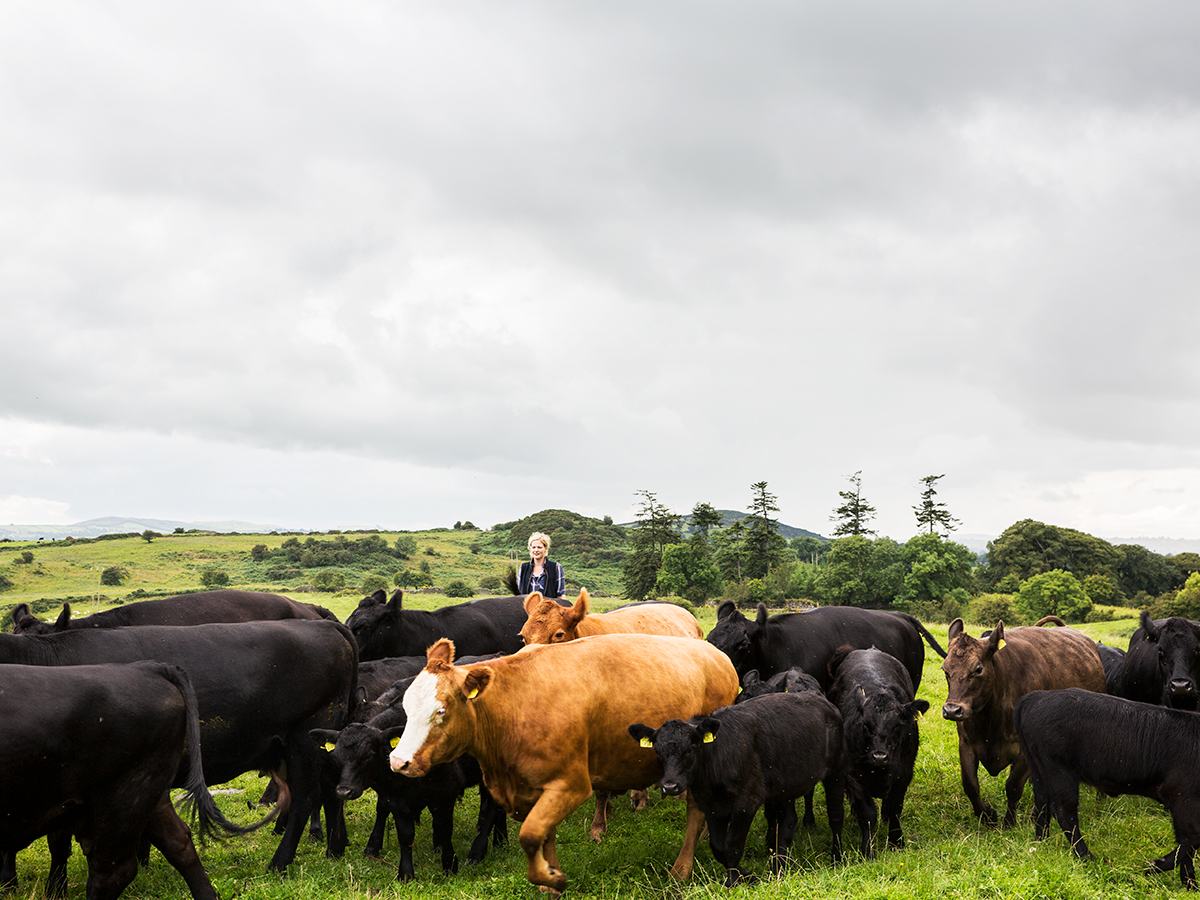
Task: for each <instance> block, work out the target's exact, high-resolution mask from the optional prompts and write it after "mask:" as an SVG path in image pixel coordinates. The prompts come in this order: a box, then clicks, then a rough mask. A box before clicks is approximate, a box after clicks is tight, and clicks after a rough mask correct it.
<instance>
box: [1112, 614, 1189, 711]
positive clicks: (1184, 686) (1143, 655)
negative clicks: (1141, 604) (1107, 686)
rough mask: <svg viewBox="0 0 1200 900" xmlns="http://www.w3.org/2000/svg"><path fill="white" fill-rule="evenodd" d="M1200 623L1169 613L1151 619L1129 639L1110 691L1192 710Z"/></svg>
mask: <svg viewBox="0 0 1200 900" xmlns="http://www.w3.org/2000/svg"><path fill="white" fill-rule="evenodd" d="M1198 686H1200V623H1197V622H1193V621H1192V620H1191V619H1183V618H1180V617H1178V616H1172V617H1171V618H1169V619H1151V618H1150V614H1149V613H1148V612H1146V611H1145V610H1142V625H1141V627H1140V628H1139V629H1138V630H1137V631H1135V632H1134V633H1133V636H1132V637H1131V638H1130V639H1129V650H1128V651H1127V652H1126V654H1125V663H1124V665H1122V666H1121V674H1120V677H1119V678H1117V680H1116V684H1115V685H1114V688H1113V689H1111V690H1110V693H1114V694H1116V695H1117V696H1118V697H1124V698H1125V699H1127V700H1139V701H1141V702H1142V703H1158V704H1162V705H1163V706H1170V707H1173V708H1175V709H1187V710H1192V711H1195V710H1196V709H1197V701H1200V688H1198Z"/></svg>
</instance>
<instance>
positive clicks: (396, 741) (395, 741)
mask: <svg viewBox="0 0 1200 900" xmlns="http://www.w3.org/2000/svg"><path fill="white" fill-rule="evenodd" d="M388 743H389V744H391V747H392V749H393V750H395V749H396V745H397V744H398V743H400V738H398V737H394V738H392V739H391V740H390V741H388Z"/></svg>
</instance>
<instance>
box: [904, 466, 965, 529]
mask: <svg viewBox="0 0 1200 900" xmlns="http://www.w3.org/2000/svg"><path fill="white" fill-rule="evenodd" d="M945 477H946V476H945V475H944V474H942V475H926V476H925V477H924V478H922V479H921V483H922V484H924V485H925V490H924V491H922V492H921V503H920V505H919V506H914V507H913V512H915V513H916V514H917V527H918V528H919V529H922V530H924V529H928V533H929V534H938V533H939V532H945V534H943V535H942V536H943V537H949V536H950V532H952V531H954V530H955V529H956V528H958V526H959V525H961V524H962V522H960V521H959V520H958V519H956V518H954V516H952V515H950V510H948V509H947V508H946V504H945V503H938V502H936V501H935V500H934V499H933V498H934V497H936V496H937V489H936V488H934V484H936V483H937V482H938V481H940V480H941V479H943V478H945Z"/></svg>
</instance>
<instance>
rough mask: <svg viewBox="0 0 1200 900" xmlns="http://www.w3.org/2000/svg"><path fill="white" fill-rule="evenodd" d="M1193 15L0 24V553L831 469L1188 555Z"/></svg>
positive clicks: (569, 500)
mask: <svg viewBox="0 0 1200 900" xmlns="http://www.w3.org/2000/svg"><path fill="white" fill-rule="evenodd" d="M1198 35H1200V5H1197V4H1195V3H1192V2H1186V0H1179V2H1144V0H1142V2H1136V3H1134V2H1125V3H1118V2H1099V0H1087V2H1077V3H1067V2H1064V3H1054V4H1047V3H1044V2H1038V3H1022V2H1011V0H1006V2H1004V3H969V4H968V3H962V2H960V0H955V2H937V3H921V2H906V3H895V2H861V3H847V2H844V0H842V2H836V3H833V2H830V3H821V2H804V3H796V2H793V0H778V2H759V0H738V2H727V0H726V2H699V0H688V2H646V0H639V2H617V0H606V2H603V3H596V2H586V3H572V2H564V0H554V2H537V0H533V2H521V0H510V2H504V3H496V2H469V0H468V2H457V0H456V2H403V0H371V2H355V0H351V2H345V0H341V2H336V3H335V2H306V0H287V2H262V0H237V2H226V0H209V2H205V3H177V2H170V0H168V2H163V0H153V2H150V0H147V2H120V0H103V2H100V3H96V2H90V0H89V2H78V3H71V2H60V0H8V2H6V3H4V4H3V6H2V7H0V123H2V125H0V304H2V311H0V335H2V341H3V344H2V346H3V359H4V365H3V367H2V372H3V384H2V385H0V522H4V523H8V522H16V523H39V524H67V523H73V522H77V521H80V520H83V519H88V518H93V517H98V516H107V515H124V516H146V517H157V518H165V519H178V520H184V521H213V520H227V519H240V520H243V521H250V522H256V523H268V524H273V525H278V526H282V527H301V528H315V529H329V528H341V529H351V528H362V527H383V528H425V527H432V526H439V525H441V526H448V525H452V524H453V523H454V522H455V521H457V520H470V521H473V522H474V523H475V524H477V525H480V526H484V527H489V526H491V525H493V524H496V523H498V522H503V521H507V520H511V519H516V518H520V517H522V516H525V515H528V514H530V513H533V512H535V511H537V510H540V509H544V508H550V507H553V508H565V509H572V510H575V511H578V512H581V513H584V514H587V515H592V516H604V515H611V516H612V517H613V518H614V519H615V520H616V521H627V520H629V519H631V518H632V517H633V516H634V514H635V512H636V509H637V504H638V499H639V498H638V497H637V496H636V492H637V491H639V490H649V491H653V492H655V493H656V494H657V495H658V499H659V500H660V501H661V502H663V503H665V504H666V505H667V506H669V507H670V508H672V509H673V510H675V511H677V512H681V513H683V512H687V511H689V510H690V509H691V508H692V506H693V505H694V504H696V503H697V502H701V501H702V502H707V503H711V504H712V505H714V506H717V507H719V508H728V509H744V508H746V507H748V505H749V503H750V499H751V493H752V492H751V485H752V484H753V483H754V482H759V481H766V482H768V486H769V490H770V491H771V492H772V493H773V494H775V495H776V496H777V497H778V506H779V513H778V516H779V518H780V519H781V520H782V521H784V522H786V523H788V524H791V525H796V526H799V527H803V528H808V529H811V530H813V531H818V532H821V533H823V534H828V533H830V532H831V530H832V523H831V522H830V521H829V516H830V514H831V512H832V511H833V509H834V507H836V506H837V505H838V503H839V502H840V498H839V497H838V492H839V491H842V490H847V489H849V487H850V485H849V482H848V481H847V476H848V475H851V474H853V473H854V472H856V471H861V472H862V485H863V493H864V496H865V497H866V499H867V500H868V501H869V502H871V503H872V504H873V505H875V506H876V507H877V509H878V516H877V518H876V520H875V525H876V526H877V528H878V529H879V531H880V533H881V534H887V535H890V536H892V537H894V538H896V539H898V540H904V539H906V538H908V537H909V536H911V535H912V534H913V533H914V531H915V530H916V522H915V518H914V516H913V511H912V507H913V505H914V504H915V503H917V502H918V501H919V495H920V491H921V484H920V479H921V477H922V476H926V475H931V474H945V478H944V479H942V481H941V482H939V485H938V486H939V494H938V499H939V500H942V501H944V502H946V503H947V505H948V507H949V509H950V511H951V513H952V514H954V515H955V516H956V517H958V518H959V519H960V520H961V521H962V525H961V529H960V530H961V531H962V532H963V533H984V534H998V533H999V532H1001V531H1003V530H1004V529H1005V528H1006V527H1008V526H1009V525H1011V524H1012V523H1014V522H1016V521H1018V520H1020V519H1023V518H1034V519H1039V520H1041V521H1044V522H1048V523H1053V524H1057V525H1063V526H1069V527H1073V528H1078V529H1082V530H1084V531H1087V532H1089V533H1092V534H1096V535H1101V536H1129V537H1132V536H1166V537H1176V538H1200V54H1198V53H1197V52H1196V40H1197V37H1198Z"/></svg>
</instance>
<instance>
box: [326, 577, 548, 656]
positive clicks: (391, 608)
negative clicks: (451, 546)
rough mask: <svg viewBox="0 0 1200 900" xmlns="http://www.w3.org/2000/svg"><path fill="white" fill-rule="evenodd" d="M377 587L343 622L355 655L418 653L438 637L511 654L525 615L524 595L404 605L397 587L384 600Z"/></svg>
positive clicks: (471, 650)
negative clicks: (440, 604) (429, 605)
mask: <svg viewBox="0 0 1200 900" xmlns="http://www.w3.org/2000/svg"><path fill="white" fill-rule="evenodd" d="M384 597H385V594H384V592H383V591H382V590H378V591H376V592H375V593H373V594H370V595H369V596H366V597H363V598H362V600H360V601H359V602H358V607H357V608H356V609H355V610H354V612H352V613H350V616H349V617H348V618H347V619H346V625H347V626H349V628H350V631H351V632H352V633H353V634H354V640H355V641H357V642H358V654H359V658H360V659H364V660H369V659H382V658H383V657H385V656H424V655H425V651H426V650H428V649H429V647H430V646H431V645H432V644H433V643H434V642H435V641H436V640H437V639H438V638H443V637H444V638H449V639H450V640H452V641H454V646H455V648H460V650H461V652H462V653H463V654H464V655H467V656H477V655H480V654H485V653H516V652H517V651H518V650H520V649H521V647H522V646H523V642H522V641H521V627H522V626H523V625H524V624H525V620H526V618H528V616H527V615H526V613H525V598H524V597H522V596H515V597H483V598H481V599H479V600H470V601H468V602H466V603H458V604H455V605H454V606H443V607H442V608H441V609H435V610H422V609H404V608H403V597H404V594H403V592H401V591H399V590H397V591H395V592H394V593H393V594H392V598H391V599H390V600H386V601H385V599H384Z"/></svg>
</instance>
